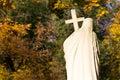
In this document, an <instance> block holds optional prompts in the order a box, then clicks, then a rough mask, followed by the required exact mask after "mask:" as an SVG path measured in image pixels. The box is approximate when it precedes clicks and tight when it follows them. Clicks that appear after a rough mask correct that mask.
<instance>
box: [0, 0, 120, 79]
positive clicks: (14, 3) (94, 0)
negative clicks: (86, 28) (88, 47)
mask: <svg viewBox="0 0 120 80" xmlns="http://www.w3.org/2000/svg"><path fill="white" fill-rule="evenodd" d="M71 9H76V12H77V16H79V17H83V16H84V17H85V18H86V17H91V18H93V19H94V31H95V32H96V33H97V36H98V40H99V45H100V51H101V54H100V56H99V57H100V80H119V79H120V31H119V30H120V1H119V0H104V1H103V0H0V32H1V33H0V80H21V79H23V80H66V69H65V60H64V52H63V42H64V40H65V39H66V38H67V37H68V36H69V35H70V34H71V33H72V32H73V25H72V24H70V25H66V24H65V22H64V21H65V20H66V19H70V18H71V14H70V10H71ZM81 24H82V23H81V22H80V23H79V26H81ZM78 65H80V64H78Z"/></svg>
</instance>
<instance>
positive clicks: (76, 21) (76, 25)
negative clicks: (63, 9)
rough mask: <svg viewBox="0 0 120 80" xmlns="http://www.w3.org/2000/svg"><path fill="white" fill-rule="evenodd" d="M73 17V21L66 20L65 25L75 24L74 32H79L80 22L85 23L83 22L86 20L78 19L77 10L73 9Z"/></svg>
mask: <svg viewBox="0 0 120 80" xmlns="http://www.w3.org/2000/svg"><path fill="white" fill-rule="evenodd" d="M71 15H72V19H70V20H65V23H66V24H69V23H73V26H74V30H77V29H79V26H78V22H80V21H83V20H84V17H82V18H77V16H76V12H75V9H72V10H71Z"/></svg>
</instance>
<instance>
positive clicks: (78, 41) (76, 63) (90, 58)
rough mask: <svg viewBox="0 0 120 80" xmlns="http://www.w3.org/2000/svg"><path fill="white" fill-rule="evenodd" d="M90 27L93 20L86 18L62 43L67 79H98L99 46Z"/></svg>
mask: <svg viewBox="0 0 120 80" xmlns="http://www.w3.org/2000/svg"><path fill="white" fill-rule="evenodd" d="M92 29H93V20H92V19H91V18H86V19H84V21H83V24H82V27H81V28H79V29H78V30H76V31H74V32H73V33H72V34H71V35H70V36H69V37H68V38H67V39H66V40H65V41H64V43H63V48H64V53H65V55H64V57H65V61H66V71H67V80H97V79H98V75H99V70H98V64H99V58H98V55H99V48H98V43H97V37H96V34H95V33H94V32H93V30H92Z"/></svg>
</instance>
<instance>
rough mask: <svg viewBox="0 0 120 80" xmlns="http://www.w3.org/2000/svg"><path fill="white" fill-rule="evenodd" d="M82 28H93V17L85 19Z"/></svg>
mask: <svg viewBox="0 0 120 80" xmlns="http://www.w3.org/2000/svg"><path fill="white" fill-rule="evenodd" d="M82 28H85V29H89V30H91V31H92V30H93V19H92V18H86V19H84V21H83V24H82Z"/></svg>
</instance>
